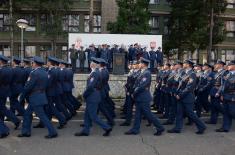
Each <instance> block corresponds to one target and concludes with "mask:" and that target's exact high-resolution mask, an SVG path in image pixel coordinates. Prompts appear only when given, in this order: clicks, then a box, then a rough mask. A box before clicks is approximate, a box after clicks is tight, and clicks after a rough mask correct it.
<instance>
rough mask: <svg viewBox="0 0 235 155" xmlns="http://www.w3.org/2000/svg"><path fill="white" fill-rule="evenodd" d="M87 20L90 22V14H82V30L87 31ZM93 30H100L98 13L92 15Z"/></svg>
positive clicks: (88, 28)
mask: <svg viewBox="0 0 235 155" xmlns="http://www.w3.org/2000/svg"><path fill="white" fill-rule="evenodd" d="M89 22H90V16H89V15H85V16H84V32H89V30H90V27H89ZM93 32H97V33H99V32H101V16H100V15H94V16H93Z"/></svg>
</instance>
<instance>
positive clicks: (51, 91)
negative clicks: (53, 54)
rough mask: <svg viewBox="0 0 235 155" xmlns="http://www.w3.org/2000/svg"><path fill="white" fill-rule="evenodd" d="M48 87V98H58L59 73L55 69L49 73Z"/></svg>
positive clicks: (51, 69) (49, 70)
mask: <svg viewBox="0 0 235 155" xmlns="http://www.w3.org/2000/svg"><path fill="white" fill-rule="evenodd" d="M47 73H48V86H47V91H46V93H47V96H50V97H52V96H57V90H56V89H57V85H56V84H57V71H56V68H55V67H52V68H49V69H48V71H47Z"/></svg>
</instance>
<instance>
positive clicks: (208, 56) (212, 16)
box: [207, 7, 214, 63]
mask: <svg viewBox="0 0 235 155" xmlns="http://www.w3.org/2000/svg"><path fill="white" fill-rule="evenodd" d="M210 17H211V18H210V19H211V21H210V44H209V47H208V50H207V62H208V63H211V50H212V46H213V28H214V8H213V7H212V8H211V15H210Z"/></svg>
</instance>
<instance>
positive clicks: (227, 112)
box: [223, 101, 235, 131]
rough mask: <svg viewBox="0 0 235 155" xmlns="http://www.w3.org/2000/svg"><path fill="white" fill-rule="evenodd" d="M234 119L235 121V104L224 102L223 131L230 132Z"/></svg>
mask: <svg viewBox="0 0 235 155" xmlns="http://www.w3.org/2000/svg"><path fill="white" fill-rule="evenodd" d="M232 119H235V103H234V102H231V101H224V115H223V129H224V130H228V131H229V130H230V128H231V126H232Z"/></svg>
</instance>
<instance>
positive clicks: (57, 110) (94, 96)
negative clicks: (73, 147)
mask: <svg viewBox="0 0 235 155" xmlns="http://www.w3.org/2000/svg"><path fill="white" fill-rule="evenodd" d="M11 60H12V61H11V64H10V65H9V63H8V62H9V61H10V59H9V58H7V57H5V56H3V55H0V138H5V137H7V136H8V135H9V133H10V129H9V128H8V126H7V125H6V124H5V122H6V121H10V122H12V123H13V124H14V126H15V128H14V129H15V130H17V129H19V128H20V127H21V128H20V129H21V132H20V134H19V135H18V137H30V136H31V134H32V131H31V128H32V127H31V126H32V119H33V116H34V115H33V114H35V115H36V116H37V117H38V118H39V119H40V121H39V122H38V124H36V125H35V126H33V128H47V130H48V134H47V135H46V136H45V138H47V139H51V138H56V137H57V136H58V131H57V130H60V129H63V128H65V127H66V125H67V123H68V121H69V120H71V119H72V118H73V117H74V116H75V115H76V113H77V110H78V109H79V108H80V107H81V103H80V102H79V101H78V100H77V99H76V98H75V97H74V96H73V94H72V90H73V88H74V85H73V71H72V69H71V68H70V66H71V65H70V63H67V62H65V61H62V60H59V59H57V58H55V57H48V61H47V64H45V62H44V60H43V59H42V58H41V57H37V56H36V57H34V58H33V59H24V60H23V65H21V64H22V62H21V60H20V59H19V58H17V57H13V58H12V59H11ZM150 63H151V62H150V61H149V60H148V59H145V58H141V59H140V61H135V60H134V61H131V62H130V63H129V66H128V68H129V73H128V76H127V82H126V84H125V85H124V90H125V92H126V99H125V102H124V105H123V108H122V109H121V110H122V111H123V112H122V115H123V117H122V118H124V122H122V123H121V124H120V126H131V125H132V119H134V121H133V125H132V127H131V128H130V129H129V130H127V131H126V132H125V134H126V135H137V134H139V133H140V126H141V121H142V120H143V119H147V121H148V124H147V125H146V126H151V125H153V126H154V127H155V129H156V131H155V133H154V135H155V136H160V135H162V134H163V133H164V131H165V127H164V126H166V125H173V127H172V128H171V129H170V130H168V131H167V132H168V133H181V132H182V130H183V125H184V120H187V123H186V125H193V124H195V125H196V127H197V131H196V134H204V133H205V130H206V125H205V124H217V123H218V117H219V115H222V116H223V120H222V125H221V128H219V129H216V130H215V131H216V132H229V131H230V129H231V126H232V120H233V119H234V118H235V60H234V61H231V62H230V63H228V64H227V65H226V64H225V63H224V62H223V61H217V62H216V63H215V65H213V66H212V65H210V64H207V63H206V64H203V65H201V64H194V63H193V62H192V61H191V60H185V61H184V62H180V61H176V62H175V63H174V64H169V63H166V64H164V65H163V66H159V67H158V72H157V76H156V86H155V91H154V94H153V95H152V94H151V92H150V86H151V82H152V76H151V70H149V69H148V66H149V64H150ZM107 66H108V63H107V62H106V61H105V60H104V59H102V58H92V59H91V63H90V68H91V73H90V74H89V75H88V78H87V85H86V88H85V90H84V92H83V98H84V101H85V104H86V107H85V113H84V124H82V125H81V126H82V129H81V130H80V131H78V132H76V133H75V134H74V135H75V136H89V135H90V129H91V127H92V123H96V124H97V125H98V126H100V127H101V128H102V129H103V130H104V133H103V136H109V135H110V134H111V132H112V131H113V128H114V126H115V121H114V119H115V117H116V114H115V104H114V102H113V101H112V99H111V97H110V96H109V91H110V87H109V83H108V82H109V72H108V69H107ZM8 100H9V103H10V104H9V107H8V106H7V105H8V104H7V101H8ZM151 103H153V104H152V105H151ZM134 107H135V113H134V115H133V112H134ZM152 110H156V112H157V115H156V114H155V113H153V111H152ZM100 113H101V114H102V115H103V116H104V117H105V119H106V121H104V120H102V119H101V118H100V117H99V114H100ZM204 113H210V115H209V119H208V120H206V121H205V122H203V121H202V119H201V118H200V117H201V116H202V114H204ZM20 118H22V119H20ZM52 118H56V119H57V120H58V126H57V128H55V127H54V123H52ZM162 118H164V120H165V121H164V122H162V121H160V119H162Z"/></svg>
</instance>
